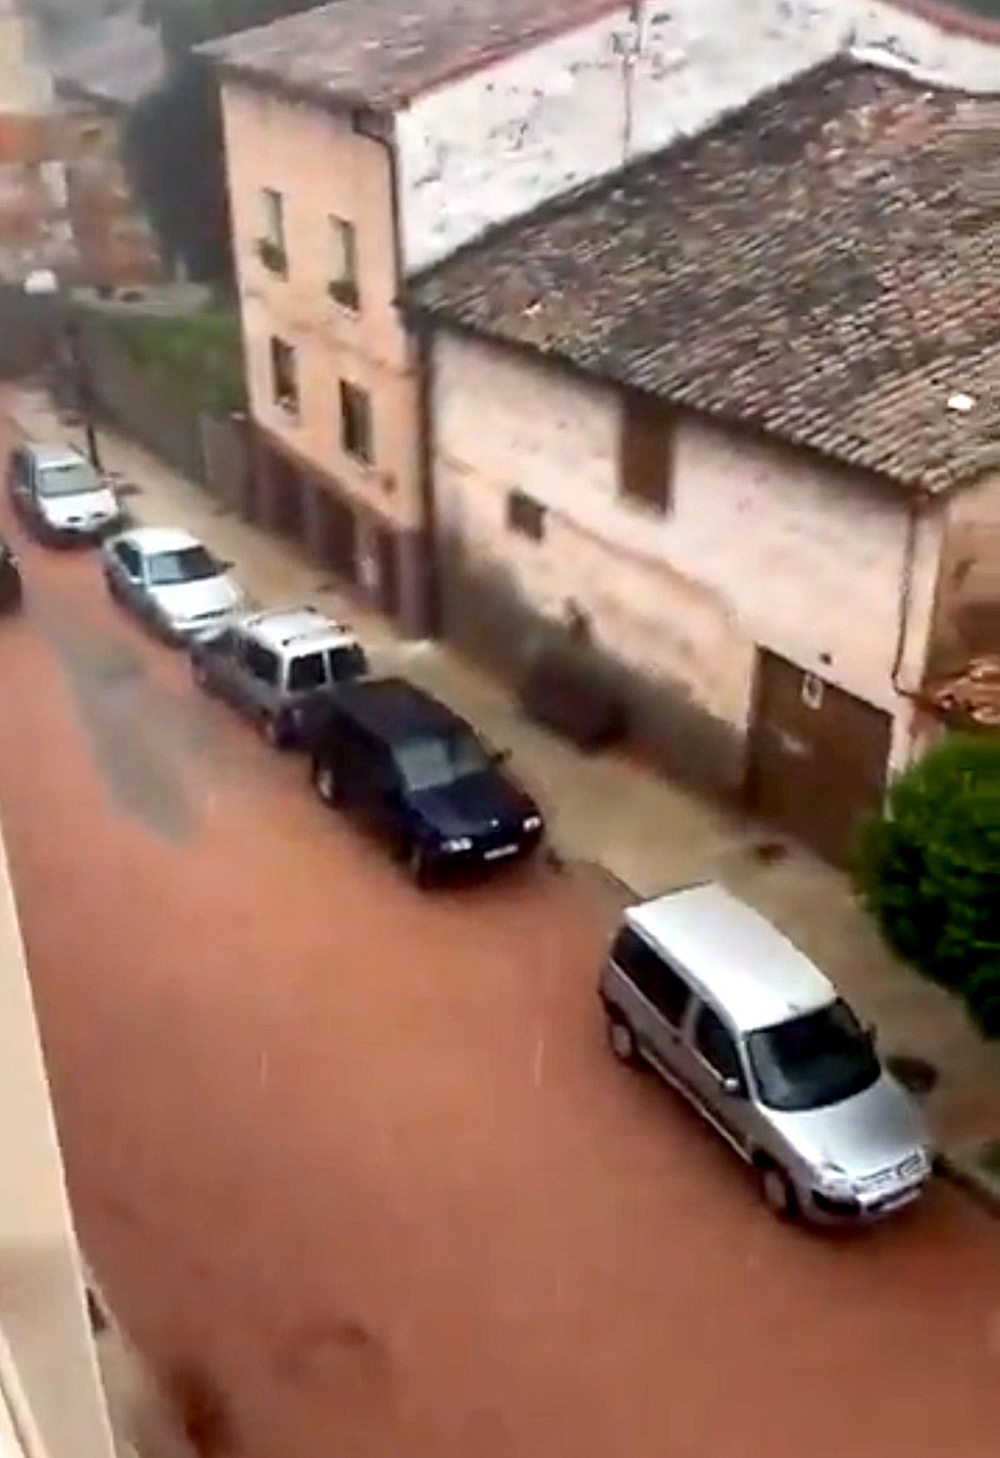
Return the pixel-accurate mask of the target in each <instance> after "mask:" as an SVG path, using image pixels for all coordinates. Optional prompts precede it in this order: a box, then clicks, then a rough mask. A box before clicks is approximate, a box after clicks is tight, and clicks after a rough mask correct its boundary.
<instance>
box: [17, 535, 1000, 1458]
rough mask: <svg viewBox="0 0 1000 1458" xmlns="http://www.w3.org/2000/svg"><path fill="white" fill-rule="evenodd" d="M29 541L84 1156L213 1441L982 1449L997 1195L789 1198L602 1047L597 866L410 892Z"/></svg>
mask: <svg viewBox="0 0 1000 1458" xmlns="http://www.w3.org/2000/svg"><path fill="white" fill-rule="evenodd" d="M23 555H24V560H25V571H26V578H27V601H28V606H27V611H26V614H25V617H24V618H23V620H21V621H15V620H4V621H2V622H0V672H2V683H3V691H4V692H3V711H2V714H0V805H2V812H3V818H4V824H5V830H6V834H7V837H8V841H9V847H10V853H11V857H12V862H13V868H14V874H15V879H16V885H17V891H18V896H19V904H20V908H21V913H22V918H23V925H24V931H25V935H26V940H27V946H28V952H29V959H30V964H31V969H32V975H33V979H34V983H35V987H36V992H37V999H38V1005H39V1011H40V1016H41V1020H42V1024H43V1031H44V1037H45V1042H46V1047H47V1051H48V1056H49V1059H50V1064H51V1070H52V1077H53V1085H54V1093H55V1098H56V1103H57V1111H58V1116H59V1122H60V1127H61V1131H62V1136H63V1140H64V1145H65V1150H66V1157H67V1162H68V1171H69V1177H70V1183H71V1187H72V1192H73V1196H74V1200H75V1204H76V1209H77V1213H78V1222H79V1226H80V1230H81V1233H82V1236H83V1239H84V1242H85V1244H86V1246H87V1249H88V1251H89V1253H90V1254H91V1256H92V1259H93V1261H94V1264H95V1266H96V1267H97V1270H98V1271H99V1273H100V1275H101V1277H102V1280H103V1284H104V1285H105V1286H106V1288H107V1291H108V1294H109V1297H110V1298H111V1300H112V1302H113V1304H114V1305H115V1306H116V1307H117V1308H118V1311H119V1312H120V1315H121V1317H122V1319H123V1321H124V1323H125V1324H126V1326H127V1327H128V1328H129V1329H130V1331H131V1333H132V1334H133V1336H134V1337H135V1338H136V1339H137V1340H138V1342H139V1343H140V1344H141V1346H142V1347H143V1348H144V1349H145V1350H146V1352H147V1353H148V1354H149V1355H151V1356H152V1357H153V1358H154V1359H155V1361H156V1362H157V1364H158V1366H159V1367H160V1369H161V1371H162V1372H163V1373H164V1374H165V1375H166V1376H169V1377H170V1378H171V1379H172V1380H173V1381H174V1382H176V1383H180V1384H181V1385H182V1387H183V1390H184V1393H185V1394H186V1397H185V1401H186V1404H187V1406H188V1409H189V1413H190V1415H191V1416H192V1421H193V1423H194V1424H195V1426H196V1428H197V1431H198V1434H199V1440H200V1441H201V1443H202V1446H203V1447H204V1448H205V1449H206V1451H209V1450H213V1449H214V1450H215V1451H216V1452H227V1453H232V1454H234V1455H241V1458H242V1455H245V1458H332V1455H335V1458H356V1455H357V1458H362V1455H364V1458H390V1455H391V1458H404V1455H405V1458H470V1455H473V1454H474V1455H475V1458H540V1455H543V1454H544V1455H545V1458H624V1455H627V1458H799V1455H800V1454H801V1453H802V1452H803V1451H808V1452H809V1454H810V1455H811V1458H843V1455H844V1454H847V1453H852V1454H857V1455H858V1458H901V1455H904V1454H905V1455H908V1458H913V1455H928V1458H931V1455H934V1458H938V1455H940V1454H941V1453H945V1452H948V1453H956V1454H959V1453H960V1454H961V1455H962V1458H987V1455H989V1458H995V1454H996V1452H997V1444H998V1434H1000V1380H998V1379H1000V1247H998V1227H997V1226H996V1225H995V1224H992V1223H991V1222H990V1221H989V1220H988V1219H987V1218H986V1217H985V1216H984V1215H982V1214H980V1213H979V1212H978V1211H977V1210H976V1209H974V1208H973V1207H972V1206H970V1205H967V1204H965V1203H964V1202H963V1200H962V1199H961V1198H960V1197H959V1196H957V1195H956V1194H954V1193H952V1192H951V1191H949V1190H948V1189H941V1190H937V1191H935V1192H934V1193H933V1194H932V1196H931V1198H930V1199H929V1200H928V1202H927V1204H926V1206H925V1207H924V1208H923V1209H921V1210H919V1211H918V1212H916V1213H915V1214H914V1215H913V1216H912V1218H906V1219H904V1220H901V1221H899V1222H897V1223H896V1224H894V1225H892V1226H886V1227H885V1228H883V1229H879V1230H876V1231H872V1232H870V1233H867V1234H865V1235H864V1236H863V1237H862V1238H850V1239H839V1240H830V1239H823V1238H818V1237H816V1236H812V1235H809V1234H807V1233H803V1232H799V1231H795V1230H789V1229H785V1228H782V1227H781V1226H780V1225H778V1224H777V1223H775V1222H774V1221H772V1220H771V1219H770V1217H769V1216H767V1215H766V1214H765V1213H764V1212H763V1211H762V1210H760V1209H759V1207H758V1205H757V1202H756V1199H755V1196H754V1194H753V1191H752V1190H751V1188H750V1187H749V1184H748V1182H747V1180H746V1179H745V1177H744V1175H743V1173H742V1171H741V1170H740V1169H738V1168H737V1167H736V1165H735V1163H734V1161H733V1160H732V1159H731V1158H730V1156H729V1155H728V1154H727V1152H726V1151H725V1150H724V1149H722V1148H721V1147H720V1146H719V1145H718V1143H717V1142H716V1141H715V1140H714V1139H712V1138H711V1137H710V1136H709V1135H708V1134H707V1133H706V1132H705V1131H704V1130H703V1129H702V1128H701V1127H700V1126H699V1125H698V1124H697V1123H696V1122H695V1120H694V1119H693V1118H691V1117H690V1116H689V1114H688V1113H687V1112H686V1111H685V1110H684V1109H683V1108H681V1107H680V1106H679V1105H678V1103H677V1102H676V1100H675V1099H673V1098H672V1097H671V1096H670V1095H669V1093H668V1092H666V1091H665V1090H664V1089H662V1088H660V1087H658V1086H657V1085H656V1084H655V1083H654V1082H653V1081H651V1080H643V1079H641V1078H638V1077H635V1076H630V1075H629V1074H627V1073H626V1072H624V1071H622V1070H620V1069H619V1068H618V1067H617V1066H615V1065H613V1063H612V1062H611V1060H610V1059H609V1057H608V1055H607V1053H606V1050H605V1048H604V1046H603V1040H602V1032H601V1027H600V1020H599V1017H598V1009H597V1005H596V1001H595V996H594V973H595V965H596V961H597V958H598V955H599V950H600V946H601V941H602V938H603V937H604V935H605V933H606V928H607V920H608V915H609V913H608V910H607V908H605V907H604V906H603V905H601V904H600V903H598V902H596V901H595V900H594V899H593V896H592V891H591V888H588V887H587V886H586V885H585V884H583V883H581V882H577V881H576V880H575V879H574V878H573V877H570V876H558V875H555V874H554V873H551V872H548V871H546V870H543V869H539V870H537V871H536V872H528V873H526V874H523V875H515V876H513V877H511V878H507V879H502V880H498V881H497V882H496V883H495V884H494V885H492V886H487V887H483V888H480V889H471V890H469V891H468V892H467V893H465V894H457V893H455V894H451V893H442V894H440V895H430V896H421V895H420V894H419V893H417V892H416V891H414V890H413V889H411V888H410V887H409V886H408V885H407V884H406V882H405V881H404V880H403V879H402V877H400V876H399V875H398V873H397V872H396V871H395V870H394V869H393V868H392V866H390V865H389V864H388V863H387V862H386V860H385V859H384V857H383V856H382V855H381V854H380V853H379V852H378V851H377V850H375V849H374V848H372V847H370V846H368V845H367V844H366V843H365V842H364V841H362V840H361V839H360V838H359V837H358V836H357V835H356V834H354V833H353V832H352V831H350V830H349V829H346V828H345V827H344V826H343V825H342V824H340V823H339V822H338V821H337V819H336V818H335V817H333V816H331V815H330V814H329V813H328V812H325V811H324V810H322V808H321V807H320V806H319V805H318V804H316V803H315V802H314V800H313V799H312V798H311V797H310V795H309V793H308V792H307V790H306V787H305V783H304V781H305V775H304V769H303V766H302V765H301V764H300V763H299V762H297V761H296V760H295V759H294V758H293V757H283V756H278V755H275V754H273V753H272V752H270V751H268V750H266V749H265V747H264V746H263V745H261V744H259V743H258V742H257V740H256V739H255V737H254V735H253V733H252V732H251V731H250V730H248V729H246V728H245V727H244V726H242V725H241V724H239V723H238V722H236V721H235V720H233V719H232V718H231V717H230V716H229V715H228V713H227V712H226V710H225V709H224V708H222V707H221V706H220V705H218V704H215V703H212V702H211V701H207V700H205V699H203V698H201V697H199V696H198V695H197V694H196V692H195V691H194V689H193V688H192V687H191V686H190V684H189V682H188V678H187V673H186V669H185V665H184V663H183V661H182V660H181V659H180V658H179V657H175V656H174V655H172V654H170V653H169V652H167V651H166V650H164V649H162V648H160V647H159V646H158V645H155V644H152V643H147V642H146V641H145V640H144V639H143V638H142V636H141V634H140V633H139V632H138V631H137V630H136V629H134V628H133V626H132V625H131V624H130V623H128V622H126V621H125V620H124V619H122V618H121V617H120V616H119V614H118V613H117V611H116V610H115V609H114V608H113V606H112V605H111V604H110V603H109V602H108V601H107V600H106V599H105V596H104V593H103V589H102V587H101V584H100V579H99V576H98V574H97V571H96V567H95V564H94V562H93V559H92V557H90V556H89V555H87V554H83V555H75V554H74V555H65V554H55V555H54V554H47V553H45V552H42V551H41V550H39V549H37V548H33V547H30V546H26V547H25V548H24V554H23ZM199 1424H200V1427H199V1426H198V1425H199Z"/></svg>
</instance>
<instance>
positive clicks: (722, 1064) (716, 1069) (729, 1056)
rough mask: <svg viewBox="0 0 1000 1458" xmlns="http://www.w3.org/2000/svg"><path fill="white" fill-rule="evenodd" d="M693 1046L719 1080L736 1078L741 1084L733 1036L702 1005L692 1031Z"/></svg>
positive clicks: (741, 1073)
mask: <svg viewBox="0 0 1000 1458" xmlns="http://www.w3.org/2000/svg"><path fill="white" fill-rule="evenodd" d="M694 1046H695V1049H696V1051H697V1052H698V1053H700V1054H701V1056H702V1058H704V1060H705V1062H706V1063H707V1064H708V1066H709V1067H710V1068H711V1069H712V1071H713V1073H717V1074H718V1075H719V1077H720V1078H738V1079H739V1080H740V1082H741V1083H742V1082H743V1069H742V1067H741V1065H740V1055H739V1053H738V1052H737V1051H736V1044H735V1042H734V1041H733V1036H732V1034H731V1033H730V1031H729V1029H728V1028H727V1027H726V1025H725V1023H724V1022H723V1021H722V1019H721V1018H720V1017H719V1015H718V1013H717V1012H715V1011H714V1010H713V1009H712V1008H710V1007H709V1006H708V1004H707V1003H703V1004H702V1006H701V1008H700V1010H699V1012H698V1020H697V1023H696V1026H695V1030H694Z"/></svg>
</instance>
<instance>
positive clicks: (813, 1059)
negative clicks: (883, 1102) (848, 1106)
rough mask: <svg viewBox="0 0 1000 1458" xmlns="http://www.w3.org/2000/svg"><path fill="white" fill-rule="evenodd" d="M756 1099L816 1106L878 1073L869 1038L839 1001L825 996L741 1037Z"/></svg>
mask: <svg viewBox="0 0 1000 1458" xmlns="http://www.w3.org/2000/svg"><path fill="white" fill-rule="evenodd" d="M747 1054H748V1056H749V1059H750V1066H751V1067H752V1069H753V1072H754V1077H755V1078H756V1080H757V1088H758V1092H759V1094H760V1098H761V1102H762V1103H764V1104H766V1105H767V1106H768V1108H771V1109H777V1110H779V1111H781V1112H783V1113H793V1112H799V1111H801V1110H804V1109H822V1108H826V1107H828V1106H829V1105H830V1104H839V1103H841V1102H842V1101H843V1100H844V1099H849V1098H853V1097H854V1095H855V1094H859V1093H863V1092H864V1091H865V1089H866V1088H871V1086H872V1084H874V1083H876V1082H877V1081H878V1079H879V1077H880V1075H881V1072H882V1069H881V1065H880V1064H879V1061H878V1058H877V1056H876V1054H875V1050H874V1048H873V1047H872V1041H871V1039H870V1038H869V1037H868V1035H867V1034H866V1033H865V1031H864V1029H863V1028H862V1027H861V1025H860V1024H859V1022H858V1020H857V1018H856V1017H855V1016H854V1014H853V1013H852V1012H851V1009H850V1008H849V1007H848V1006H847V1004H846V1003H845V1002H841V1001H839V1000H838V1001H837V1002H831V1003H830V1005H829V1006H828V1007H823V1008H820V1009H819V1010H818V1011H816V1012H811V1013H804V1014H803V1015H802V1016H801V1017H797V1018H791V1019H790V1020H789V1021H788V1022H787V1023H777V1024H776V1025H775V1026H774V1027H772V1028H761V1029H760V1030H759V1031H758V1032H755V1033H750V1034H749V1035H748V1037H747Z"/></svg>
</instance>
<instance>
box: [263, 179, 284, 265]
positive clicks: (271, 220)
mask: <svg viewBox="0 0 1000 1458" xmlns="http://www.w3.org/2000/svg"><path fill="white" fill-rule="evenodd" d="M261 214H262V224H263V227H262V232H261V236H260V239H259V240H258V250H259V252H260V258H261V262H262V263H263V264H264V266H265V267H266V268H269V269H270V270H271V272H272V273H278V274H284V273H286V272H287V271H288V254H287V252H286V249H285V203H284V199H283V198H282V196H281V193H280V192H276V191H275V189H274V188H272V187H265V188H264V190H263V192H262V193H261Z"/></svg>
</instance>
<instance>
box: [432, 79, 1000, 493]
mask: <svg viewBox="0 0 1000 1458" xmlns="http://www.w3.org/2000/svg"><path fill="white" fill-rule="evenodd" d="M998 298H1000V100H997V99H993V98H984V97H979V98H973V97H969V96H965V95H963V94H961V93H958V92H955V91H950V90H947V89H943V88H939V87H935V86H934V85H932V84H930V83H928V82H924V81H920V80H917V79H914V78H912V77H910V76H907V75H905V74H903V73H902V72H900V71H897V70H888V69H882V68H879V67H876V66H874V65H867V64H864V63H862V62H861V61H859V60H856V59H853V58H851V57H848V56H843V57H839V58H837V59H835V60H833V61H829V62H827V63H825V64H824V65H822V66H819V67H817V68H816V69H814V70H813V71H810V72H808V73H806V74H804V75H802V76H800V77H798V78H797V79H795V80H793V81H791V82H789V83H787V84H786V85H784V86H782V87H781V88H779V89H777V90H776V91H773V92H771V93H769V94H767V95H766V96H763V97H761V98H759V99H757V100H756V101H753V102H751V103H750V105H748V106H747V107H745V108H744V109H743V110H742V111H740V112H738V113H735V114H733V115H732V116H730V117H728V118H725V119H723V120H722V121H721V122H720V123H719V124H718V125H717V126H716V127H714V128H713V129H712V130H710V131H709V132H706V133H703V134H702V135H700V136H698V137H695V138H692V139H688V140H686V141H684V142H682V143H680V144H679V145H677V146H674V147H672V148H671V149H669V150H668V151H666V152H662V153H660V154H658V155H657V156H655V157H652V158H650V159H646V160H645V161H643V162H641V163H639V164H637V165H635V166H633V167H631V168H629V169H627V170H626V171H624V172H620V173H618V174H616V175H615V176H614V177H613V178H611V179H608V180H605V181H604V182H602V183H600V184H598V185H596V186H591V187H589V188H587V189H585V190H583V191H582V192H579V193H577V194H576V195H574V196H573V197H570V198H568V199H566V198H564V199H562V200H561V201H559V202H557V203H553V204H549V205H548V206H546V207H545V208H543V209H541V210H540V211H539V212H537V213H535V214H533V215H531V216H530V217H528V218H526V219H522V220H521V221H519V222H517V223H514V224H511V225H508V226H506V227H503V228H500V229H498V230H496V231H495V232H494V233H492V234H487V235H486V237H485V238H483V239H482V240H480V241H479V242H478V243H473V244H471V245H470V246H468V247H467V248H465V249H463V250H462V251H461V252H459V253H457V254H456V255H454V256H453V257H452V258H451V259H450V260H448V261H446V262H444V263H443V264H441V265H439V266H438V267H437V268H435V269H433V270H432V271H430V272H429V273H428V274H426V275H424V276H423V277H422V278H418V279H416V280H415V281H414V283H413V286H412V289H411V299H412V302H413V303H414V305H415V306H416V307H417V308H420V309H424V310H426V311H428V312H430V313H431V314H432V315H436V316H438V317H440V318H441V319H443V320H445V321H450V322H451V323H453V324H455V325H458V326H460V327H463V328H467V329H471V330H473V331H476V332H479V333H482V334H485V335H488V336H492V337H494V338H496V339H499V340H505V341H508V342H511V343H514V344H518V345H525V346H529V347H531V348H532V349H534V350H537V351H539V352H540V353H542V354H546V355H551V356H556V357H559V358H561V359H563V360H565V361H567V362H569V363H571V364H573V365H575V366H577V367H578V368H580V369H581V370H584V371H585V372H587V373H588V374H590V375H593V376H597V377H601V378H604V379H607V380H610V381H614V382H617V383H620V384H623V385H626V386H631V387H634V388H636V389H638V390H642V391H645V392H648V393H649V394H651V395H655V396H659V397H661V398H663V399H665V400H669V401H672V402H676V403H679V404H684V405H687V406H690V407H692V408H694V409H697V410H700V411H705V412H708V413H711V414H714V415H717V416H720V417H723V418H726V419H730V420H733V421H739V422H743V423H746V424H748V425H751V426H753V427H755V428H760V429H763V430H765V431H768V432H770V433H772V434H774V435H777V436H780V437H784V438H785V439H787V440H790V441H792V442H795V443H797V444H800V445H804V446H808V447H812V448H814V449H816V450H819V451H822V452H824V453H826V454H828V455H830V456H833V457H836V458H839V459H841V460H843V461H846V462H849V463H852V464H856V465H858V466H861V467H865V468H868V469H871V470H874V471H877V472H880V473H882V474H883V475H885V476H887V477H890V478H893V479H895V480H897V481H899V482H901V483H903V484H905V485H908V486H912V487H919V488H923V489H926V490H932V491H937V490H943V489H946V488H947V487H949V486H951V485H954V484H958V483H962V482H966V481H969V480H971V479H974V478H975V477H976V476H977V475H980V474H981V473H982V472H983V471H985V470H987V469H990V468H992V467H1000V306H998ZM962 397H966V398H962ZM949 401H951V404H950V405H949ZM970 402H971V403H970Z"/></svg>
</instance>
